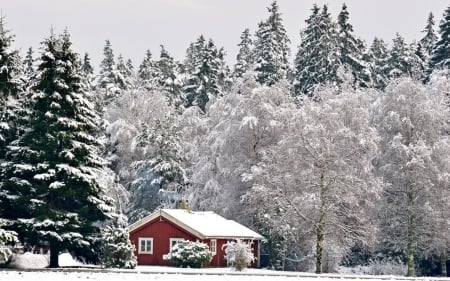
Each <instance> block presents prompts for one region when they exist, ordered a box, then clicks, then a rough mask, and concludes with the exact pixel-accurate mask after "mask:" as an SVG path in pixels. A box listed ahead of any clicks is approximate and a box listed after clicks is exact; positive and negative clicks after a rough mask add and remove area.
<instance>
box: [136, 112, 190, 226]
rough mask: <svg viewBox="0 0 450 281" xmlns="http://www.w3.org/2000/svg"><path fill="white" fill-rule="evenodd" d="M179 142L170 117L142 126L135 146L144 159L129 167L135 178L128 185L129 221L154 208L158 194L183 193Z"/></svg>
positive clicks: (158, 199) (185, 178)
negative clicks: (129, 200) (152, 124)
mask: <svg viewBox="0 0 450 281" xmlns="http://www.w3.org/2000/svg"><path fill="white" fill-rule="evenodd" d="M180 142H181V141H180V135H179V131H178V128H177V126H176V124H175V123H174V120H173V118H172V117H170V116H169V117H167V118H166V119H165V120H162V121H161V120H157V121H156V123H155V125H154V126H148V125H147V124H145V125H144V129H143V130H142V133H141V134H140V135H139V136H138V145H139V146H141V147H143V148H144V151H145V152H144V153H145V158H144V159H145V160H141V161H136V162H135V163H134V164H133V166H134V167H135V169H136V172H137V178H136V180H134V181H133V183H132V184H131V193H132V199H131V201H132V202H133V206H132V208H131V213H130V215H129V217H130V220H131V221H136V220H138V219H139V218H140V217H141V216H142V215H145V214H146V213H147V214H148V213H151V212H152V211H153V210H154V209H155V208H156V207H158V206H159V205H160V204H161V199H160V196H159V194H160V193H161V192H163V191H164V192H166V191H169V192H175V193H180V192H181V191H183V188H184V186H185V183H186V182H187V176H186V172H185V170H184V161H185V158H184V154H183V149H182V147H181V144H180Z"/></svg>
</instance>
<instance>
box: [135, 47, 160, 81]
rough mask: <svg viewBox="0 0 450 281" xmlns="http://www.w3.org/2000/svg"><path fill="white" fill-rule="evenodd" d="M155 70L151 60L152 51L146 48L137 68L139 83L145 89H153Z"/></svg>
mask: <svg viewBox="0 0 450 281" xmlns="http://www.w3.org/2000/svg"><path fill="white" fill-rule="evenodd" d="M155 71H156V69H155V62H154V61H153V60H152V53H151V52H150V50H147V51H146V52H145V57H144V60H143V61H142V63H141V65H140V66H139V70H138V79H139V85H140V86H141V87H143V88H145V89H147V90H152V89H154V88H155V79H156V75H155Z"/></svg>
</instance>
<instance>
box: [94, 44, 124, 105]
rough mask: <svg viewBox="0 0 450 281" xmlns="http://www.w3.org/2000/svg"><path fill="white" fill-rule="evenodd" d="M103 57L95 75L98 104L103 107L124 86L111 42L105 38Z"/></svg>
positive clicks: (114, 97) (113, 99)
mask: <svg viewBox="0 0 450 281" xmlns="http://www.w3.org/2000/svg"><path fill="white" fill-rule="evenodd" d="M103 55H104V58H103V60H102V62H101V64H100V73H99V76H98V77H97V86H96V89H97V90H98V92H99V94H100V96H99V97H97V100H98V103H99V104H98V106H99V107H103V106H105V105H107V104H109V103H111V102H113V101H115V100H116V99H117V96H118V95H120V92H121V89H124V87H125V81H124V80H123V79H122V76H121V75H120V73H119V71H118V70H117V65H116V61H115V59H114V52H113V49H112V46H111V42H110V41H109V40H106V43H105V47H104V48H103Z"/></svg>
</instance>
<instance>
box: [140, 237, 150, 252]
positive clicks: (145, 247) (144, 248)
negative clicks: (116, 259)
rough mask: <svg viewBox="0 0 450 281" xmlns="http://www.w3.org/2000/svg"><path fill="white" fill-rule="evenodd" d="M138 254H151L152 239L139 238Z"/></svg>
mask: <svg viewBox="0 0 450 281" xmlns="http://www.w3.org/2000/svg"><path fill="white" fill-rule="evenodd" d="M138 254H153V238H150V237H141V238H139V251H138Z"/></svg>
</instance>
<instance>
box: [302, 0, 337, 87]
mask: <svg viewBox="0 0 450 281" xmlns="http://www.w3.org/2000/svg"><path fill="white" fill-rule="evenodd" d="M306 23H307V27H306V29H305V30H303V31H302V32H301V37H302V41H301V43H300V46H299V49H298V52H297V55H296V58H295V62H294V64H295V81H294V87H295V92H296V94H297V95H298V94H301V93H310V92H311V91H312V89H313V87H314V86H315V85H318V84H323V83H326V82H328V83H330V82H336V81H337V69H338V67H339V66H340V65H341V62H340V61H339V57H338V55H337V51H336V48H337V38H336V35H335V34H336V33H337V32H336V27H335V24H334V23H333V21H332V19H331V16H330V14H329V13H328V7H327V6H326V5H324V6H323V9H322V12H321V13H320V9H319V7H317V5H314V6H313V9H312V15H311V16H310V17H309V18H308V19H307V20H306Z"/></svg>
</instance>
